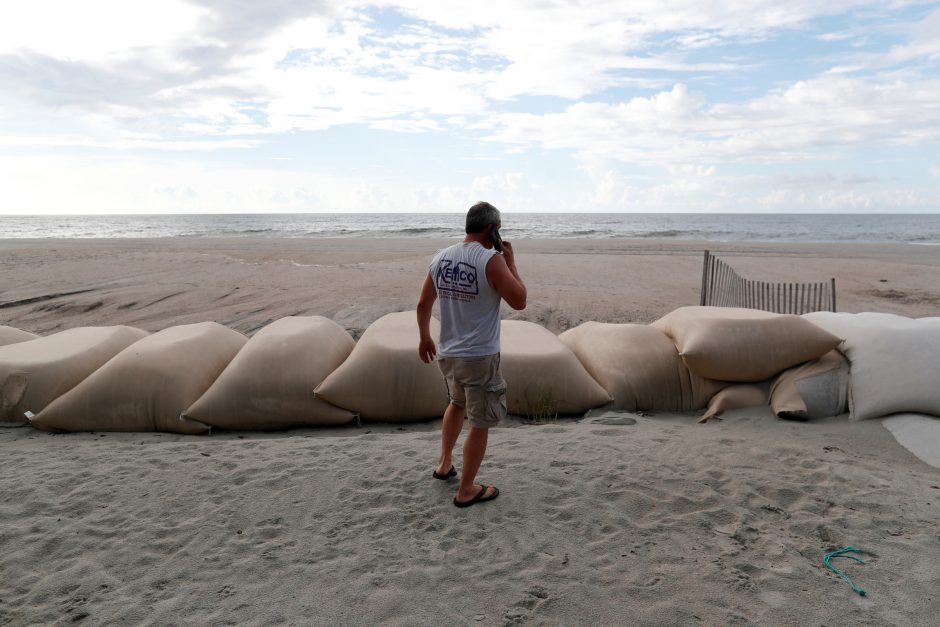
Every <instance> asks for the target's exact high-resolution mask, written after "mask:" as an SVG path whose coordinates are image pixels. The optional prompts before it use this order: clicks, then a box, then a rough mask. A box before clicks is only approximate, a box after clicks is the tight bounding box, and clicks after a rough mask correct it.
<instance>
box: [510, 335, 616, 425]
mask: <svg viewBox="0 0 940 627" xmlns="http://www.w3.org/2000/svg"><path fill="white" fill-rule="evenodd" d="M501 325H502V326H501V330H500V342H501V346H500V349H501V357H500V368H501V370H502V373H503V378H504V379H505V380H506V386H507V392H506V406H507V408H508V410H509V413H511V414H517V415H521V416H529V417H533V416H535V417H551V416H556V415H558V414H583V413H584V412H586V411H587V410H589V409H593V408H594V407H600V406H601V405H606V404H607V403H609V402H610V400H611V398H610V396H609V395H608V394H607V392H606V391H605V390H604V388H602V387H601V386H600V385H599V384H598V383H597V381H595V380H594V378H593V377H591V375H590V374H588V372H587V370H585V369H584V366H582V365H581V362H580V361H579V360H578V358H577V357H576V356H575V354H574V353H573V352H572V351H571V349H570V348H568V347H567V346H566V345H565V344H564V342H562V341H561V340H559V339H558V337H557V336H556V335H555V334H554V333H552V332H551V331H549V330H548V329H546V328H545V327H542V326H540V325H538V324H535V323H534V322H525V321H522V320H504V321H502V323H501Z"/></svg>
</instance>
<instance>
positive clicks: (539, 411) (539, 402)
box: [524, 391, 558, 425]
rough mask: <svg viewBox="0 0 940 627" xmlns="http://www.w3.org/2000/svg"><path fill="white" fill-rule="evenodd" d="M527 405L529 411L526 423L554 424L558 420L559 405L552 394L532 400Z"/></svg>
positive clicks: (545, 394) (546, 393)
mask: <svg viewBox="0 0 940 627" xmlns="http://www.w3.org/2000/svg"><path fill="white" fill-rule="evenodd" d="M526 400H527V401H528V402H527V403H526V404H527V406H528V408H529V411H528V412H527V413H526V414H525V416H524V422H525V423H526V424H531V425H545V424H553V423H555V422H557V420H558V403H557V402H556V401H555V398H554V397H553V396H552V393H551V392H550V391H549V392H544V393H542V394H541V395H540V396H539V397H538V398H537V399H535V400H534V401H533V400H530V399H529V398H528V396H526Z"/></svg>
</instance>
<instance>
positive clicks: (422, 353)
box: [418, 338, 437, 364]
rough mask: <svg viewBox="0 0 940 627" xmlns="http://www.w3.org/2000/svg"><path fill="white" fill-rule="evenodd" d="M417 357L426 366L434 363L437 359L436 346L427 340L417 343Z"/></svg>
mask: <svg viewBox="0 0 940 627" xmlns="http://www.w3.org/2000/svg"><path fill="white" fill-rule="evenodd" d="M418 357H420V358H421V361H423V362H424V363H426V364H429V363H431V362H432V361H434V358H435V357H437V346H435V345H434V340H432V339H431V338H427V339H424V340H421V341H419V342H418Z"/></svg>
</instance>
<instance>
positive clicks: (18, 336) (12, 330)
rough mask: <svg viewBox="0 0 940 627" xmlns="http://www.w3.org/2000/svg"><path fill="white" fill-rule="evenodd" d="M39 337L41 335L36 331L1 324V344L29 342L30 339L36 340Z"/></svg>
mask: <svg viewBox="0 0 940 627" xmlns="http://www.w3.org/2000/svg"><path fill="white" fill-rule="evenodd" d="M38 337H39V336H38V335H36V334H35V333H30V332H29V331H23V330H22V329H17V328H16V327H8V326H6V325H2V324H0V346H9V345H10V344H18V343H20V342H28V341H29V340H35V339H36V338H38Z"/></svg>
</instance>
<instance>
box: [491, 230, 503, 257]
mask: <svg viewBox="0 0 940 627" xmlns="http://www.w3.org/2000/svg"><path fill="white" fill-rule="evenodd" d="M490 241H491V242H493V248H495V249H496V252H498V253H501V252H503V238H502V237H500V236H499V229H497V228H494V229H493V230H492V231H490Z"/></svg>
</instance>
